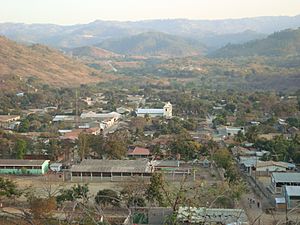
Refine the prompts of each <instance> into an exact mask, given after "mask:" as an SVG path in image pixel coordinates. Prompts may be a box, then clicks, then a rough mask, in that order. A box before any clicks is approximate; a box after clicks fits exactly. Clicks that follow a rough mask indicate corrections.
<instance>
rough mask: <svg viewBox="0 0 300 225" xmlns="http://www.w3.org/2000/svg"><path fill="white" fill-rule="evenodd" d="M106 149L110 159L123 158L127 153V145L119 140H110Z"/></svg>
mask: <svg viewBox="0 0 300 225" xmlns="http://www.w3.org/2000/svg"><path fill="white" fill-rule="evenodd" d="M105 149H106V154H107V156H108V158H110V159H122V158H123V157H124V156H125V155H126V153H127V148H126V145H124V143H123V142H120V141H118V140H108V141H107V142H106V144H105Z"/></svg>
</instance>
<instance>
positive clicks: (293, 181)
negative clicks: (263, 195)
mask: <svg viewBox="0 0 300 225" xmlns="http://www.w3.org/2000/svg"><path fill="white" fill-rule="evenodd" d="M284 186H300V173H277V172H275V173H272V174H271V185H270V189H271V191H272V192H273V193H275V194H276V193H282V191H283V187H284Z"/></svg>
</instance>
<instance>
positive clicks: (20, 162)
mask: <svg viewBox="0 0 300 225" xmlns="http://www.w3.org/2000/svg"><path fill="white" fill-rule="evenodd" d="M45 161H48V162H49V160H26V159H1V160H0V166H41V165H43V164H44V162H45Z"/></svg>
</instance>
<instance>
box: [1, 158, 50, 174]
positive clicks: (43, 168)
mask: <svg viewBox="0 0 300 225" xmlns="http://www.w3.org/2000/svg"><path fill="white" fill-rule="evenodd" d="M49 162H50V160H21V159H1V160H0V174H18V175H20V174H24V175H25V174H27V175H42V174H45V173H47V172H48V170H49Z"/></svg>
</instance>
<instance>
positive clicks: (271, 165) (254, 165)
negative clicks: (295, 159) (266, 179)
mask: <svg viewBox="0 0 300 225" xmlns="http://www.w3.org/2000/svg"><path fill="white" fill-rule="evenodd" d="M240 164H241V166H242V168H244V170H245V171H246V172H247V173H249V174H250V175H252V174H253V173H255V175H256V176H270V175H271V174H272V173H274V172H287V171H288V170H294V169H295V168H296V166H295V165H294V164H292V163H287V162H275V161H260V160H259V159H258V157H249V158H246V157H241V158H240Z"/></svg>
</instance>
